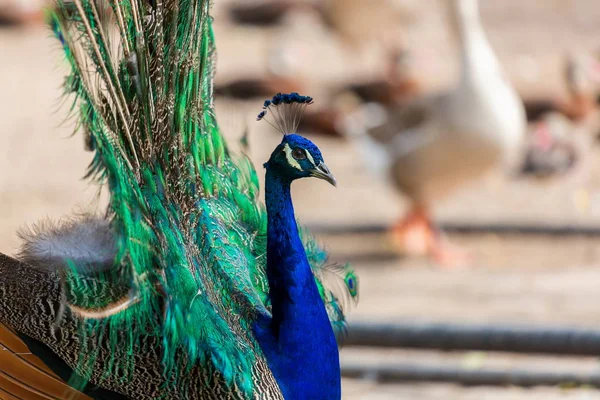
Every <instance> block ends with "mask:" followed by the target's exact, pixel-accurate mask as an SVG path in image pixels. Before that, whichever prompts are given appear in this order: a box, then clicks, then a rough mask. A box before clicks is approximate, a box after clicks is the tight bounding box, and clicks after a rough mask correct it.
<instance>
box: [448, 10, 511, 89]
mask: <svg viewBox="0 0 600 400" xmlns="http://www.w3.org/2000/svg"><path fill="white" fill-rule="evenodd" d="M451 1H452V2H453V13H452V14H453V18H454V21H453V22H454V26H455V29H456V31H457V34H458V40H459V44H460V48H461V62H462V65H461V83H463V84H469V83H487V84H490V83H493V81H492V82H490V80H494V79H496V80H498V79H501V74H502V73H501V69H500V64H499V62H498V59H497V58H496V55H495V54H494V51H493V50H492V47H491V46H490V43H489V42H488V40H487V38H486V36H485V32H484V30H483V26H482V25H481V20H480V17H479V4H478V0H451Z"/></svg>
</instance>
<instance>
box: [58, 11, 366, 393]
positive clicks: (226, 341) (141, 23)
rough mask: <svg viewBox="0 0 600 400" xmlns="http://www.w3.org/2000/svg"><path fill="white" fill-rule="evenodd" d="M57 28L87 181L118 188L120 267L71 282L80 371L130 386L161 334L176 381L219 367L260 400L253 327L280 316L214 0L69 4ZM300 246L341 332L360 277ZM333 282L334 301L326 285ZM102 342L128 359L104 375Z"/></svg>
mask: <svg viewBox="0 0 600 400" xmlns="http://www.w3.org/2000/svg"><path fill="white" fill-rule="evenodd" d="M108 4H110V6H109V5H108ZM49 20H50V24H51V27H52V30H53V32H54V34H55V36H56V37H57V38H58V39H59V40H60V41H61V43H62V46H63V49H64V53H65V56H66V60H67V63H68V64H69V66H70V68H71V73H70V75H69V76H68V77H67V78H66V80H65V90H66V92H67V95H68V96H74V97H73V99H74V103H73V108H72V110H73V111H74V112H75V113H76V114H77V115H78V125H77V128H78V130H80V131H83V132H84V133H85V134H86V135H89V138H90V142H91V143H92V145H93V148H94V149H95V158H94V161H93V163H92V165H91V166H90V170H89V173H88V175H89V176H91V177H94V178H95V179H96V180H98V181H100V182H102V183H105V184H107V186H108V189H109V191H110V203H109V210H108V215H109V218H110V220H111V224H112V229H113V230H114V232H115V234H116V237H117V242H116V246H117V257H116V260H115V263H114V266H113V267H112V268H111V269H109V270H106V271H102V272H97V271H94V272H89V273H88V272H85V270H83V269H82V268H81V266H75V265H73V266H72V268H70V269H68V270H67V271H66V272H65V273H64V274H63V281H64V285H65V287H68V290H66V292H67V293H69V295H68V296H67V298H66V301H67V304H68V305H69V308H70V309H71V310H72V311H73V312H75V313H79V314H81V315H82V316H83V317H85V318H83V319H82V322H81V323H80V336H81V338H82V340H81V345H82V356H81V357H80V360H79V361H78V363H77V365H75V366H73V367H76V370H77V371H78V372H79V374H81V375H83V376H84V377H88V378H89V379H91V380H94V381H96V382H95V383H99V384H102V382H101V381H102V380H103V379H108V378H112V379H115V377H119V379H127V375H128V373H131V372H132V371H133V370H134V368H135V362H136V360H135V357H134V356H133V355H134V354H135V352H136V349H139V348H140V347H143V346H144V343H142V339H144V340H146V339H145V338H147V337H154V338H156V343H159V344H160V347H161V352H162V361H163V365H160V366H159V365H157V366H156V368H162V369H163V371H164V374H165V377H168V378H166V379H165V384H171V385H178V384H181V382H183V381H184V380H185V379H186V378H185V376H186V374H188V373H189V371H190V370H191V369H192V368H193V367H195V366H199V367H205V368H213V367H214V368H215V369H216V370H217V371H218V372H219V373H220V374H221V376H222V378H223V381H224V384H225V385H226V386H227V387H229V388H230V390H232V391H233V390H239V391H240V392H241V393H243V394H244V396H248V397H249V396H251V395H252V393H253V390H255V386H256V382H253V380H252V376H253V369H254V368H256V365H257V363H258V362H259V361H260V362H264V360H263V355H262V353H261V351H260V348H259V347H258V345H257V344H256V342H255V340H254V338H253V337H252V330H251V326H252V324H253V321H254V320H255V318H256V316H257V315H259V314H265V313H268V312H269V304H268V298H267V294H268V286H267V285H268V284H267V280H266V277H265V263H266V257H265V252H266V221H267V220H266V213H265V209H264V206H263V205H262V204H261V203H260V201H259V198H258V195H259V187H258V179H257V176H256V171H255V170H254V168H253V166H252V164H251V163H250V161H249V160H248V159H247V158H246V157H245V156H238V157H233V156H232V155H231V154H230V152H229V150H228V148H227V145H226V143H225V141H224V138H223V136H222V135H221V133H220V130H219V127H218V125H217V122H216V119H215V113H214V109H213V105H212V81H213V70H214V58H215V57H214V55H215V47H214V38H213V33H212V27H211V24H212V21H211V18H210V16H209V2H208V1H207V0H197V1H192V0H186V1H177V0H168V1H167V0H163V1H161V0H156V1H142V0H125V1H118V2H116V1H110V2H105V1H89V0H75V1H72V2H68V3H67V2H62V1H59V2H58V3H57V4H56V7H55V8H54V9H53V10H52V11H51V12H50V13H49ZM303 237H304V242H305V247H306V249H307V253H308V257H309V260H310V262H311V266H312V268H313V271H314V273H315V277H316V278H317V283H318V286H319V289H320V292H321V294H322V297H323V300H324V302H325V304H326V306H327V308H328V311H329V314H330V318H331V321H332V324H333V326H334V327H335V328H338V329H340V328H341V327H342V326H343V321H344V315H343V309H342V306H343V297H344V296H346V295H347V296H348V298H356V296H357V292H356V289H355V284H356V277H355V276H354V273H353V271H352V270H351V269H350V268H349V267H344V268H337V269H336V268H329V269H328V268H327V267H326V263H327V257H326V254H325V253H324V252H323V251H322V250H321V249H320V248H319V247H318V246H317V245H316V244H315V243H314V240H313V239H312V238H311V237H310V235H308V234H307V233H304V235H303ZM332 274H333V276H335V277H336V279H338V281H339V282H341V286H340V289H341V290H339V291H337V292H336V291H332V290H331V289H330V288H328V287H326V286H325V285H324V284H323V282H325V281H327V280H328V278H327V276H328V275H332ZM348 279H350V280H352V279H354V285H349V284H348ZM106 287H110V288H112V289H114V288H122V290H116V291H115V290H110V291H107V290H105V289H106ZM115 292H116V293H119V295H118V296H116V295H115ZM59 323H60V321H59ZM124 332H125V334H124ZM307 334H308V332H307ZM99 341H107V343H109V344H110V347H111V348H112V349H116V348H119V351H118V352H116V353H115V354H118V355H119V356H120V357H121V358H116V357H110V358H109V359H108V360H106V359H103V360H102V363H103V365H102V366H101V367H99V366H98V363H99V362H100V358H101V357H102V356H101V355H100V354H99V353H98V351H97V349H98V346H97V343H98V342H99ZM181 360H185V362H184V363H182V362H181ZM182 364H185V365H184V366H182ZM99 368H101V369H102V371H103V373H102V377H101V378H100V379H98V376H97V375H98V374H97V373H94V371H97V370H98V369H99ZM207 384H208V383H207Z"/></svg>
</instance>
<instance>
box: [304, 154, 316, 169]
mask: <svg viewBox="0 0 600 400" xmlns="http://www.w3.org/2000/svg"><path fill="white" fill-rule="evenodd" d="M306 157H307V158H308V161H310V163H311V164H312V165H313V167H316V166H317V164H315V159H314V158H313V156H312V154H310V151H307V152H306Z"/></svg>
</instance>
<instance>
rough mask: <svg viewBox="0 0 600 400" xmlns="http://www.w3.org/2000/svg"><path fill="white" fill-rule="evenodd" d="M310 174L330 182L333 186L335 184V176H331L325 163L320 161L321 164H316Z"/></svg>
mask: <svg viewBox="0 0 600 400" xmlns="http://www.w3.org/2000/svg"><path fill="white" fill-rule="evenodd" d="M310 176H314V177H315V178H319V179H323V180H325V181H327V182H329V183H331V184H332V185H333V186H337V182H336V180H335V177H334V176H333V174H332V173H331V171H329V168H327V165H325V163H321V164H319V165H317V166H316V167H315V168H313V169H311V170H310Z"/></svg>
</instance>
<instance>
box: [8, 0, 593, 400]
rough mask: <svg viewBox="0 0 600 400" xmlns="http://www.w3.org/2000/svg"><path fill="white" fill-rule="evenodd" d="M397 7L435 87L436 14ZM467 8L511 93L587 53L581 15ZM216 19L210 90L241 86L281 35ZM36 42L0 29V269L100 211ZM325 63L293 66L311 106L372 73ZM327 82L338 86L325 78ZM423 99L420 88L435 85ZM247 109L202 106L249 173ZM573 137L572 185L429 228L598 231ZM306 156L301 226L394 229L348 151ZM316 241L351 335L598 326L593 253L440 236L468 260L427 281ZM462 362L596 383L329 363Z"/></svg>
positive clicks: (45, 38)
mask: <svg viewBox="0 0 600 400" xmlns="http://www.w3.org/2000/svg"><path fill="white" fill-rule="evenodd" d="M398 1H399V0H398ZM399 2H400V3H402V4H403V5H405V6H406V7H412V8H411V9H412V10H416V11H414V12H416V14H415V15H417V16H418V18H417V17H415V18H414V21H416V22H414V23H413V24H411V25H410V29H408V31H409V34H407V38H408V39H406V40H407V41H409V42H411V43H416V44H419V45H420V46H421V47H423V48H427V49H429V50H431V52H432V54H438V56H439V54H444V51H446V52H447V53H448V54H445V56H439V57H440V58H439V59H442V60H446V59H447V60H448V65H447V66H446V64H444V63H432V64H433V65H430V67H432V68H434V70H435V71H437V72H436V73H434V74H432V79H431V82H433V81H436V80H437V81H439V82H441V83H439V85H443V84H445V83H444V82H448V79H449V78H448V77H451V76H452V71H453V68H454V67H453V62H454V61H452V53H451V50H448V49H446V45H445V43H447V37H446V33H445V32H446V31H445V29H446V28H445V27H444V24H443V23H442V22H443V18H442V19H440V18H441V17H440V14H439V11H440V6H439V4H438V3H437V2H435V1H433V0H423V1H422V2H421V1H416V0H413V1H409V0H404V1H399ZM217 3H218V1H217ZM226 3H227V2H226ZM482 3H483V4H482V13H483V20H484V24H485V26H486V30H487V31H488V34H489V37H490V40H491V42H492V44H493V45H494V47H495V49H496V51H497V52H498V54H499V56H500V57H501V59H502V61H503V65H504V66H505V69H506V70H507V72H508V74H509V76H510V78H511V80H513V81H514V82H515V83H516V84H517V86H518V88H519V90H520V91H522V92H532V93H533V92H540V93H542V92H545V91H551V92H560V91H561V90H564V88H562V87H561V84H560V82H559V81H558V79H557V78H556V77H557V75H558V71H559V66H560V57H561V55H562V54H564V52H566V51H567V50H569V49H571V48H573V47H578V48H587V49H595V50H599V49H600V6H598V5H597V4H595V2H594V0H571V1H567V0H562V1H560V0H543V1H542V0H539V1H522V0H521V1H517V0H503V1H501V2H500V1H493V0H483V1H482ZM218 6H219V4H217V7H218ZM223 16H224V12H223V10H222V9H220V8H217V10H215V19H216V21H217V29H216V30H217V40H218V45H219V49H220V53H219V71H222V72H219V75H218V78H217V79H222V80H226V79H229V77H230V76H235V75H236V74H242V72H241V71H240V68H239V65H244V67H245V68H244V69H243V71H244V73H246V74H248V73H250V74H254V73H260V71H261V70H262V69H264V62H265V61H264V58H265V57H264V51H263V50H261V49H264V48H266V47H268V44H266V43H273V40H274V39H273V38H276V39H278V40H279V39H281V40H284V39H285V40H287V39H286V38H288V37H289V35H288V36H286V35H287V33H286V32H274V31H273V32H270V33H269V34H268V35H267V34H265V33H264V32H259V31H257V30H256V29H254V28H253V29H250V28H239V27H233V26H231V25H229V24H227V23H220V22H219V21H220V20H219V18H224V17H223ZM440 21H442V22H440ZM49 36H50V35H49V33H48V31H47V30H45V29H43V28H35V27H33V28H10V29H8V28H3V29H0V154H1V155H2V157H0V227H1V229H0V251H1V252H4V253H7V254H14V253H15V252H16V250H17V248H18V245H19V240H18V238H17V236H16V233H15V232H16V231H17V229H18V228H19V227H21V226H23V225H27V224H32V223H35V221H39V220H40V219H41V218H46V217H49V218H59V217H61V216H65V215H69V214H70V213H72V212H74V211H77V210H90V209H93V208H94V207H95V206H96V205H97V204H102V202H103V200H102V199H100V200H98V199H97V197H96V196H97V188H96V187H95V186H93V185H91V184H89V183H88V182H87V181H84V180H82V178H81V177H82V176H83V173H84V170H85V168H86V166H87V164H88V163H89V162H90V160H91V154H90V153H86V152H85V151H84V150H83V139H82V138H81V137H80V136H75V137H71V136H70V135H71V133H72V129H71V126H72V124H71V122H69V121H67V122H65V119H66V118H65V116H66V106H65V104H61V100H60V84H61V76H62V74H63V72H64V66H63V65H62V63H61V58H60V54H59V49H58V47H57V45H56V44H55V43H54V41H52V40H51V39H50V38H49ZM318 38H319V36H318V35H317V34H311V33H310V32H309V33H307V34H306V35H305V37H304V36H303V37H301V38H300V39H301V40H306V43H311V42H310V41H311V40H318ZM292 39H293V40H296V41H298V40H300V39H298V37H292ZM438 39H439V40H438ZM301 40H300V41H301ZM335 40H336V39H332V38H331V37H327V38H324V39H322V40H321V42H323V43H325V44H323V43H322V44H321V45H320V46H314V47H312V46H308V45H307V46H306V47H307V48H309V49H312V48H315V49H321V50H320V51H325V50H323V49H326V46H333V45H332V44H331V43H334V42H335ZM277 43H280V42H277ZM281 43H286V42H285V41H283V42H281ZM332 49H333V47H332ZM335 49H337V50H335V51H334V50H331V51H330V52H328V54H329V56H328V57H325V58H323V57H321V56H322V54H320V53H315V54H313V53H310V52H309V53H307V54H308V55H309V56H310V57H309V58H308V60H307V62H305V63H303V64H307V67H306V69H305V70H303V71H302V73H304V74H305V75H306V76H310V77H311V81H310V84H311V86H313V87H315V88H316V91H317V92H318V91H324V89H323V87H322V86H323V85H326V84H331V82H332V80H333V77H332V76H335V77H337V79H342V78H340V76H342V77H343V79H349V77H352V76H355V75H356V76H357V75H360V73H361V70H360V68H358V67H354V66H353V65H354V64H353V62H352V61H353V60H356V62H357V63H359V64H360V63H361V62H363V63H366V65H363V67H364V69H363V70H362V73H364V74H369V73H372V72H373V70H372V69H370V68H371V67H373V65H375V64H369V62H365V61H364V60H362V61H361V60H357V59H358V58H360V57H352V56H351V54H352V51H348V50H343V49H342V50H339V46H338V47H335ZM315 51H317V50H315ZM336 51H337V53H336ZM365 51H366V52H367V53H368V50H365ZM436 52H437V53H436ZM332 54H333V55H332ZM446 56H447V58H446V59H445V58H443V57H446ZM311 57H312V58H311ZM323 60H325V61H323ZM242 62H243V63H244V64H241V63H242ZM327 62H331V65H329V64H327ZM340 65H341V66H340ZM344 66H346V68H345V69H344ZM339 70H344V71H346V72H347V74H345V75H344V74H339V73H338V72H339ZM336 71H338V72H336ZM438 72H439V73H438ZM428 82H429V81H428ZM430 84H431V86H432V87H434V86H436V84H438V83H436V84H434V83H430ZM311 94H312V93H311ZM314 97H316V98H317V102H318V97H317V96H316V95H314ZM259 109H260V103H257V102H250V103H248V102H233V101H221V100H219V101H218V102H217V111H218V115H219V118H220V123H221V125H222V127H223V129H224V131H225V132H226V134H228V136H229V137H230V138H231V140H232V141H234V140H235V139H236V138H238V137H239V136H240V135H241V133H242V131H243V129H244V127H245V125H246V124H249V126H250V130H251V133H250V138H251V149H252V156H253V159H254V160H255V165H257V166H260V165H261V163H262V162H263V161H264V160H266V158H267V157H268V154H269V153H270V151H271V149H272V148H273V147H274V146H275V143H276V142H277V141H278V140H279V138H278V137H277V134H275V133H274V132H272V131H269V130H268V129H266V128H265V127H264V126H262V127H261V126H258V127H257V126H256V125H255V124H253V123H252V122H250V121H252V119H253V116H254V114H255V112H258V111H259ZM575 135H578V136H579V137H580V138H581V141H582V142H583V143H585V144H586V146H588V147H587V148H585V149H584V150H585V151H584V152H583V161H582V162H581V164H580V166H579V168H578V169H577V170H576V171H573V172H572V173H570V174H568V175H566V176H564V177H560V178H557V179H554V180H552V181H548V182H543V183H540V182H533V181H530V180H523V179H515V178H514V177H513V176H512V175H511V174H510V173H509V172H507V171H506V170H503V171H496V172H495V173H493V174H491V175H490V176H489V177H487V178H486V179H483V180H481V181H479V182H476V183H474V184H473V185H471V186H469V187H466V188H464V189H463V190H461V191H460V192H457V193H455V194H453V195H452V196H451V197H449V198H447V199H445V200H443V201H442V202H441V203H440V204H438V206H437V208H436V215H437V216H438V217H439V218H440V219H443V220H445V221H459V222H465V223H485V222H507V221H508V222H514V223H530V224H580V225H586V226H597V225H599V224H600V165H599V164H600V161H599V160H600V157H599V156H600V146H595V147H592V141H591V139H590V135H589V132H586V131H585V129H582V130H581V132H576V133H575ZM315 141H316V142H317V143H318V144H319V146H320V148H321V150H322V151H323V154H324V157H325V159H326V161H327V164H328V165H329V167H330V169H331V170H332V171H333V172H334V174H335V175H336V177H337V178H338V182H339V187H338V189H337V190H335V189H333V188H331V187H329V186H326V185H325V184H324V183H320V182H314V181H306V182H298V184H296V185H295V187H294V198H295V204H296V205H297V212H298V215H299V217H300V219H301V221H303V222H304V223H306V224H308V225H321V226H322V225H328V226H333V225H335V226H338V225H342V224H347V225H352V224H366V223H378V224H385V225H389V224H391V223H392V222H394V221H395V220H396V219H397V218H398V217H399V216H400V215H401V213H402V212H403V210H404V208H405V202H404V200H403V199H402V198H401V196H399V195H398V194H397V193H395V192H394V191H393V190H392V189H391V188H389V187H388V186H386V185H385V183H383V182H381V181H378V180H376V179H374V178H373V177H372V176H371V175H370V174H369V173H368V172H367V171H366V169H365V167H364V164H363V163H362V160H361V158H360V157H359V154H358V152H356V151H355V149H354V148H353V147H352V146H351V145H350V144H349V143H345V142H341V141H338V140H334V139H327V138H322V137H318V138H317V137H315ZM320 238H321V239H322V240H323V242H324V243H325V244H326V245H327V247H328V248H329V249H330V250H331V253H332V257H333V258H334V259H337V260H342V261H343V260H350V261H352V262H353V264H354V265H355V267H356V269H357V271H358V274H359V276H360V279H361V280H360V285H361V288H360V290H361V294H360V302H359V304H358V306H357V307H356V308H355V309H354V310H352V312H351V314H350V317H349V322H350V324H352V321H354V320H375V321H393V320H402V321H416V320H431V321H447V322H473V323H488V322H494V323H503V322H506V323H529V324H554V325H561V326H592V327H593V326H598V325H599V324H600V310H599V305H600V290H598V287H599V285H598V282H600V245H599V244H600V243H598V242H599V241H600V239H598V238H589V237H550V236H543V235H537V236H531V235H498V234H491V233H490V234H482V235H458V234H454V235H451V236H450V238H451V239H452V240H453V241H454V242H456V243H457V244H459V245H462V246H464V247H465V248H466V249H468V250H470V251H471V252H472V253H473V259H474V261H473V265H472V266H471V267H470V268H466V269H460V270H441V269H438V268H435V267H433V266H432V265H430V264H429V263H428V262H427V261H425V260H414V259H402V258H396V257H378V255H381V254H384V255H385V254H390V252H391V248H390V246H389V244H388V243H387V241H386V238H385V237H384V236H383V235H377V234H370V235H366V236H365V235H362V236H361V235H334V234H323V235H321V236H320ZM473 357H475V358H477V360H478V361H477V363H478V364H477V365H479V366H494V367H498V368H511V367H527V368H538V367H540V368H556V369H557V370H582V371H599V372H600V364H599V363H598V361H597V359H595V358H593V357H592V358H581V359H572V358H547V357H531V358H527V357H523V356H518V357H517V356H511V355H496V354H484V355H481V354H475V355H474V354H473V353H467V354H439V353H435V352H413V351H406V350H398V351H392V352H390V351H385V352H379V351H373V350H368V351H364V350H360V351H359V350H355V349H349V348H347V349H343V350H342V361H356V360H360V361H361V362H365V363H368V362H372V363H378V362H393V361H402V362H406V361H414V360H418V361H415V362H430V363H448V365H467V364H469V363H470V362H471V361H470V360H472V359H473ZM465 368H466V367H465ZM343 390H344V398H345V399H406V400H428V399H466V400H487V399H490V400H495V399H523V400H524V399H528V400H529V399H540V400H541V399H544V400H545V399H549V400H552V399H581V400H583V399H586V400H587V399H600V392H598V391H595V390H592V389H586V388H583V389H563V388H532V389H520V388H491V387H477V388H462V387H458V386H455V385H451V384H390V385H381V384H378V383H376V382H372V381H369V380H344V387H343Z"/></svg>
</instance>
